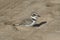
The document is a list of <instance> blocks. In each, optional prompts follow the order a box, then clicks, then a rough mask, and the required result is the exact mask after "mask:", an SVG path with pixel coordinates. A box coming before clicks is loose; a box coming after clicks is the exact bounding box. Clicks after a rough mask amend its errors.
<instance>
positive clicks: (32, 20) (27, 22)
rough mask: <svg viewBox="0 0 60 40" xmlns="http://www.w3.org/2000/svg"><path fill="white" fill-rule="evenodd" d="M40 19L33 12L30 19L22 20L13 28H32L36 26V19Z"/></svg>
mask: <svg viewBox="0 0 60 40" xmlns="http://www.w3.org/2000/svg"><path fill="white" fill-rule="evenodd" d="M38 17H40V15H39V14H38V13H36V12H33V13H32V14H31V17H30V18H26V19H24V20H23V21H22V22H21V23H20V24H14V26H21V25H23V26H33V25H34V24H36V21H37V18H38Z"/></svg>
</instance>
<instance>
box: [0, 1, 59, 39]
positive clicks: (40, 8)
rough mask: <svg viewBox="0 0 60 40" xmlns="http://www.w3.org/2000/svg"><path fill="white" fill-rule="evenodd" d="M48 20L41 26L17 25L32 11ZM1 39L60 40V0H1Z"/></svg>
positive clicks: (42, 19)
mask: <svg viewBox="0 0 60 40" xmlns="http://www.w3.org/2000/svg"><path fill="white" fill-rule="evenodd" d="M33 11H35V12H37V13H38V14H39V15H40V16H41V17H40V18H39V19H38V21H37V23H40V22H42V21H47V23H46V24H43V25H41V26H40V27H39V28H34V27H22V26H21V27H18V26H16V27H17V29H19V31H17V30H16V29H15V27H13V26H12V24H13V23H21V21H22V20H23V19H25V18H29V17H30V14H31V12H33ZM0 40H60V0H0Z"/></svg>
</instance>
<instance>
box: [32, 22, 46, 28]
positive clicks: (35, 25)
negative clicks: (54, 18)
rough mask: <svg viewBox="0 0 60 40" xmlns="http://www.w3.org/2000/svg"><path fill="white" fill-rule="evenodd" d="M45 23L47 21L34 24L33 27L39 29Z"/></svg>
mask: <svg viewBox="0 0 60 40" xmlns="http://www.w3.org/2000/svg"><path fill="white" fill-rule="evenodd" d="M45 23H47V21H43V22H40V23H38V24H34V25H33V27H40V26H41V25H43V24H45Z"/></svg>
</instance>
